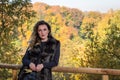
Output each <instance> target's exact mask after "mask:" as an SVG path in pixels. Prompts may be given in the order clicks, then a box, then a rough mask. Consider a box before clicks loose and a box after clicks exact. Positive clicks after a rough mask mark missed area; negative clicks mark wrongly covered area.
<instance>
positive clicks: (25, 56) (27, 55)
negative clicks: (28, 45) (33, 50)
mask: <svg viewBox="0 0 120 80" xmlns="http://www.w3.org/2000/svg"><path fill="white" fill-rule="evenodd" d="M22 63H23V65H24V66H29V65H30V60H29V51H28V49H27V50H26V53H25V55H24V56H23V58H22Z"/></svg>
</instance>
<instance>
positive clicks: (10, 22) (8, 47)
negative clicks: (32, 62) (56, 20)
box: [0, 0, 34, 80]
mask: <svg viewBox="0 0 120 80" xmlns="http://www.w3.org/2000/svg"><path fill="white" fill-rule="evenodd" d="M31 7H32V5H31V3H30V0H1V1H0V35H1V37H0V63H12V64H13V63H17V62H18V60H19V58H18V57H19V56H18V54H17V53H18V51H20V48H19V47H18V44H19V43H18V42H17V40H18V36H19V34H20V33H22V35H23V36H25V35H24V29H23V27H22V26H23V24H24V23H25V22H27V21H28V20H29V19H30V17H31V16H33V14H34V12H33V11H32V10H31ZM18 28H20V31H19V30H18ZM3 71H4V73H5V74H0V76H3V79H2V80H4V79H5V80H6V79H7V78H8V76H10V74H9V73H10V71H9V70H7V69H4V70H1V69H0V73H2V72H3ZM6 74H7V75H8V76H6Z"/></svg>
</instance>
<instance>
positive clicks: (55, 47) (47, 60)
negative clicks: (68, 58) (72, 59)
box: [22, 39, 60, 80]
mask: <svg viewBox="0 0 120 80" xmlns="http://www.w3.org/2000/svg"><path fill="white" fill-rule="evenodd" d="M59 56H60V42H59V41H58V40H56V39H49V40H48V41H47V42H41V43H40V44H39V45H35V46H34V47H33V49H31V50H29V49H28V50H27V51H26V53H25V55H24V57H23V59H22V63H23V66H28V67H29V64H30V63H31V62H33V63H35V64H36V65H37V64H41V63H42V64H43V65H44V68H43V69H42V70H41V71H40V72H36V73H37V79H36V80H52V72H51V68H52V67H54V66H57V65H58V62H59Z"/></svg>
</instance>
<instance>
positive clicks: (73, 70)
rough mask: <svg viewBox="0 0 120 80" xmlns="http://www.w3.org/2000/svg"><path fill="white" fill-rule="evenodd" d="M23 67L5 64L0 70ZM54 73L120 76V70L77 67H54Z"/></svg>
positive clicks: (0, 65) (0, 64) (0, 66)
mask: <svg viewBox="0 0 120 80" xmlns="http://www.w3.org/2000/svg"><path fill="white" fill-rule="evenodd" d="M21 66H22V65H16V64H3V63H0V68H7V69H16V70H17V69H20V67H21ZM52 71H53V72H64V73H87V74H102V75H120V70H118V69H102V68H82V67H81V68H75V67H60V66H57V67H54V68H53V69H52Z"/></svg>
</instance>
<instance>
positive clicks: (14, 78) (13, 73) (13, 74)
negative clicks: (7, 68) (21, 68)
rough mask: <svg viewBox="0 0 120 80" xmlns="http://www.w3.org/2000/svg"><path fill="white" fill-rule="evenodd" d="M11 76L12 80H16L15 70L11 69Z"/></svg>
mask: <svg viewBox="0 0 120 80" xmlns="http://www.w3.org/2000/svg"><path fill="white" fill-rule="evenodd" d="M12 76H13V77H12V79H13V80H17V70H13V69H12Z"/></svg>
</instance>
